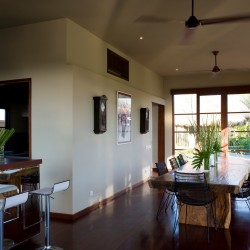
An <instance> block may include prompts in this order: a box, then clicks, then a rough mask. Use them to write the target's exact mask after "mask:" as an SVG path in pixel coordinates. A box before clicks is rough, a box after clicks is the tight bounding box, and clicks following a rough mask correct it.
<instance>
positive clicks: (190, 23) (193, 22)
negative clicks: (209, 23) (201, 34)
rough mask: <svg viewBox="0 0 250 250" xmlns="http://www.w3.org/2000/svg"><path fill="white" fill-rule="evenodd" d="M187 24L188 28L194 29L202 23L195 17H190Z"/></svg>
mask: <svg viewBox="0 0 250 250" xmlns="http://www.w3.org/2000/svg"><path fill="white" fill-rule="evenodd" d="M185 24H186V27H187V28H189V29H193V28H196V27H197V26H199V25H200V21H199V20H198V19H197V18H196V17H195V16H190V17H189V18H188V20H187V21H186V23H185Z"/></svg>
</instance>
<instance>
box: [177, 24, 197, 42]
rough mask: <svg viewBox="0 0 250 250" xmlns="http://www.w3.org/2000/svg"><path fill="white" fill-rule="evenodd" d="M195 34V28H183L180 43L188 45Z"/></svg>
mask: <svg viewBox="0 0 250 250" xmlns="http://www.w3.org/2000/svg"><path fill="white" fill-rule="evenodd" d="M194 36H195V29H189V28H185V32H184V35H183V37H182V39H181V41H180V43H179V44H180V45H189V44H191V43H192V42H193V38H194Z"/></svg>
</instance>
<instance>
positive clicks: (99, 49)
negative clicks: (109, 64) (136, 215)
mask: <svg viewBox="0 0 250 250" xmlns="http://www.w3.org/2000/svg"><path fill="white" fill-rule="evenodd" d="M0 45H1V46H0V53H1V55H2V60H1V62H0V66H1V67H0V80H1V81H2V80H9V79H21V78H32V157H33V158H41V159H42V160H43V163H42V165H41V168H40V173H41V186H51V185H52V184H53V183H54V182H56V181H61V180H64V179H70V180H71V187H70V189H69V190H67V191H66V192H63V193H58V194H56V195H55V198H56V199H55V200H53V201H52V204H51V210H52V211H53V212H59V213H67V214H74V213H76V212H78V211H81V210H83V209H84V208H86V207H88V206H90V205H92V204H94V203H95V202H97V201H99V200H101V199H104V198H107V197H109V196H112V195H113V194H115V193H117V192H119V191H121V190H123V189H125V188H128V187H130V186H131V185H133V184H136V183H138V182H140V181H142V180H144V179H146V178H147V177H148V176H149V174H150V167H151V164H152V130H151V128H152V123H150V126H151V127H150V132H149V133H147V134H145V135H141V134H140V133H139V114H140V113H139V110H140V107H149V108H150V111H151V110H152V102H155V103H160V104H163V105H164V104H165V100H164V99H163V98H162V97H163V96H164V94H163V86H164V83H163V79H162V78H161V77H159V76H157V75H156V74H154V73H153V72H151V71H150V70H148V69H146V68H144V67H143V66H141V65H139V64H138V63H137V62H134V61H133V60H132V59H131V58H128V57H126V58H128V59H129V61H130V73H131V74H130V79H131V80H130V81H129V82H127V81H124V80H121V79H119V78H117V77H114V76H111V75H109V74H107V73H106V50H107V47H109V48H112V47H111V46H110V45H107V44H106V43H104V42H103V41H101V40H100V39H99V38H97V37H95V36H94V35H93V34H91V33H89V32H88V31H86V30H84V29H83V28H81V27H79V26H78V25H76V24H74V23H73V22H71V21H70V20H68V19H60V20H55V21H48V22H44V23H37V24H33V25H25V26H21V27H15V28H11V29H6V30H1V31H0ZM116 52H118V51H117V50H116ZM119 54H121V55H123V54H122V52H121V53H119ZM144 87H145V88H144ZM117 90H119V91H123V92H127V93H129V94H131V95H132V143H130V144H126V145H119V146H118V145H117V143H116V91H117ZM103 94H105V95H106V96H107V97H108V102H107V105H108V110H107V112H108V113H107V126H108V131H107V132H106V133H104V134H101V135H96V134H94V133H93V96H97V95H103ZM90 191H92V192H93V195H90Z"/></svg>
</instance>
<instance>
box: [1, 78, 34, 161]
mask: <svg viewBox="0 0 250 250" xmlns="http://www.w3.org/2000/svg"><path fill="white" fill-rule="evenodd" d="M0 110H1V111H2V114H4V115H3V116H2V118H1V127H4V128H6V129H10V128H14V129H15V133H14V134H13V135H12V137H11V138H10V140H9V141H8V142H7V143H6V145H5V155H6V156H15V157H28V158H29V157H30V156H31V145H30V144H31V143H30V142H31V122H30V121H31V117H30V115H31V112H30V111H31V79H21V80H9V81H0Z"/></svg>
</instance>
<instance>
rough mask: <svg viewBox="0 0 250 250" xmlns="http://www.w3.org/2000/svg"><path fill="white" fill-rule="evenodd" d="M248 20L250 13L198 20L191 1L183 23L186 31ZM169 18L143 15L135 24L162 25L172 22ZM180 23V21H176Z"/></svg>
mask: <svg viewBox="0 0 250 250" xmlns="http://www.w3.org/2000/svg"><path fill="white" fill-rule="evenodd" d="M244 20H250V13H247V14H244V15H243V14H242V15H233V16H225V17H214V18H207V19H198V18H197V17H196V16H195V15H194V0H192V10H191V16H190V17H189V18H188V19H187V20H186V21H185V27H186V28H188V29H195V28H196V27H198V26H200V25H202V26H203V25H211V24H220V23H232V22H237V21H244ZM173 21H174V20H171V19H169V18H164V17H157V16H150V15H143V16H140V17H138V18H137V19H136V20H135V22H147V23H163V22H173ZM178 22H180V21H178Z"/></svg>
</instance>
